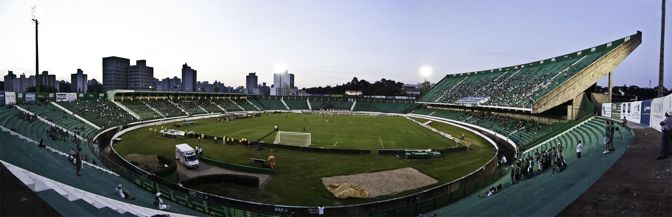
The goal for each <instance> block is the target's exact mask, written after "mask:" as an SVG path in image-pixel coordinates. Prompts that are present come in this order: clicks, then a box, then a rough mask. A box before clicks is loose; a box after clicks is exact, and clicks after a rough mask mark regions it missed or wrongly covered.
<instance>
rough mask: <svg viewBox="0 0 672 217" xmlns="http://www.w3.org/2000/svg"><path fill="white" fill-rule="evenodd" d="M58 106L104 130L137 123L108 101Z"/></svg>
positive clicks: (84, 101)
mask: <svg viewBox="0 0 672 217" xmlns="http://www.w3.org/2000/svg"><path fill="white" fill-rule="evenodd" d="M58 104H59V105H61V106H63V107H65V108H66V109H68V110H69V111H71V112H73V113H75V114H77V115H79V116H81V117H83V118H84V119H87V120H89V121H91V122H93V123H94V124H96V125H98V126H100V127H102V128H109V127H112V126H118V125H122V124H126V123H131V122H135V121H137V120H136V119H135V118H134V117H133V116H132V115H131V114H129V113H128V112H126V111H124V110H123V109H121V108H119V107H118V106H117V105H115V104H114V103H112V102H110V101H107V100H101V99H96V100H78V101H74V102H58Z"/></svg>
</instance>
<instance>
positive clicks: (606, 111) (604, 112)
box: [602, 103, 611, 117]
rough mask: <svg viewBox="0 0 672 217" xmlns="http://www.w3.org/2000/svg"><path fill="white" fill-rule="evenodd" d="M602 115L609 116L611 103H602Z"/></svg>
mask: <svg viewBox="0 0 672 217" xmlns="http://www.w3.org/2000/svg"><path fill="white" fill-rule="evenodd" d="M602 117H611V103H603V104H602Z"/></svg>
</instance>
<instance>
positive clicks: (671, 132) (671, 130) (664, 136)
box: [656, 110, 672, 160]
mask: <svg viewBox="0 0 672 217" xmlns="http://www.w3.org/2000/svg"><path fill="white" fill-rule="evenodd" d="M660 129H661V135H660V155H658V157H656V159H657V160H660V159H665V158H667V155H669V154H670V145H671V144H670V143H672V110H670V111H667V112H665V120H663V121H661V122H660Z"/></svg>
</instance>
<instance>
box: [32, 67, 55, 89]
mask: <svg viewBox="0 0 672 217" xmlns="http://www.w3.org/2000/svg"><path fill="white" fill-rule="evenodd" d="M37 80H38V83H39V85H40V88H42V87H46V88H56V75H50V74H49V71H42V73H40V74H39V75H38V77H37Z"/></svg>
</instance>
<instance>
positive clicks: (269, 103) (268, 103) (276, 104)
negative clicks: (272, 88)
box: [255, 96, 287, 110]
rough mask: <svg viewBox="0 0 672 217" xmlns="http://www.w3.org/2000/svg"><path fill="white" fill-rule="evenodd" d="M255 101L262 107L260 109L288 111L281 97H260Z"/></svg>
mask: <svg viewBox="0 0 672 217" xmlns="http://www.w3.org/2000/svg"><path fill="white" fill-rule="evenodd" d="M255 101H256V102H258V104H259V105H261V107H260V108H263V109H264V110H287V107H286V106H285V104H284V103H283V102H282V101H281V98H279V97H273V96H259V97H256V100H255Z"/></svg>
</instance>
